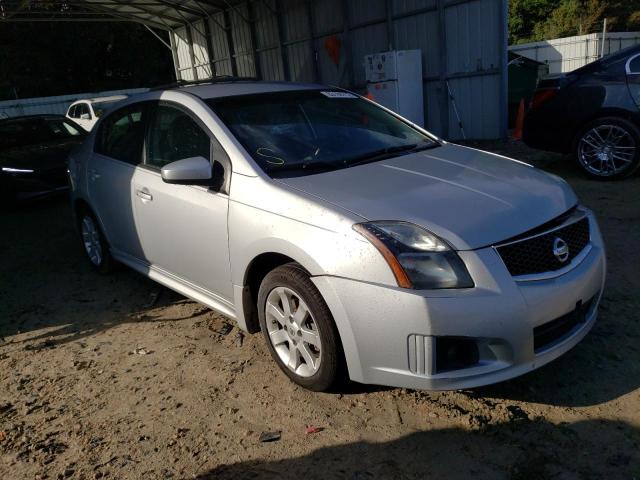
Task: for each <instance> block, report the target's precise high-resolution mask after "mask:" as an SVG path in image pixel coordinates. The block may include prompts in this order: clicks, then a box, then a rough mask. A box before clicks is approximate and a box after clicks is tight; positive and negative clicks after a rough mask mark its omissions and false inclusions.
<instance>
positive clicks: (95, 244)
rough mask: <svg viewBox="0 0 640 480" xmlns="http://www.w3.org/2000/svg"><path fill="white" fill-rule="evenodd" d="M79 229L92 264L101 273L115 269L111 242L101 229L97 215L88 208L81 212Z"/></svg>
mask: <svg viewBox="0 0 640 480" xmlns="http://www.w3.org/2000/svg"><path fill="white" fill-rule="evenodd" d="M78 230H79V231H80V240H81V241H82V246H83V247H84V252H85V254H86V256H87V259H88V260H89V263H90V264H91V266H92V267H93V268H94V269H95V270H96V271H98V272H100V273H109V272H110V271H111V270H112V269H113V258H112V257H111V253H110V252H109V244H108V243H107V239H106V238H105V236H104V235H103V233H102V231H101V230H100V226H99V225H98V221H97V220H96V217H95V216H94V215H93V214H92V213H91V212H89V211H88V210H83V211H81V212H80V215H79V218H78Z"/></svg>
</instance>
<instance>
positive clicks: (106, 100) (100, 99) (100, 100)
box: [70, 95, 129, 106]
mask: <svg viewBox="0 0 640 480" xmlns="http://www.w3.org/2000/svg"><path fill="white" fill-rule="evenodd" d="M127 98H129V97H128V96H127V95H111V96H109V97H95V98H79V99H78V100H76V101H75V102H73V103H72V104H71V105H70V106H73V105H77V104H79V103H91V104H94V103H111V102H118V101H120V100H125V99H127Z"/></svg>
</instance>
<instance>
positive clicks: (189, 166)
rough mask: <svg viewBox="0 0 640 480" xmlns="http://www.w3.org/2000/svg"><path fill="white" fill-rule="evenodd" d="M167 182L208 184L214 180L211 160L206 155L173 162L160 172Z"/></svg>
mask: <svg viewBox="0 0 640 480" xmlns="http://www.w3.org/2000/svg"><path fill="white" fill-rule="evenodd" d="M160 175H161V176H162V180H164V181H165V182H166V183H175V184H178V185H208V186H211V185H212V184H213V183H214V182H213V169H212V168H211V162H210V161H209V160H207V159H206V158H204V157H191V158H185V159H184V160H178V161H176V162H171V163H169V164H167V165H165V166H164V167H162V170H161V172H160Z"/></svg>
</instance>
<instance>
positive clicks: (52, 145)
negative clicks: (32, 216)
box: [0, 115, 87, 201]
mask: <svg viewBox="0 0 640 480" xmlns="http://www.w3.org/2000/svg"><path fill="white" fill-rule="evenodd" d="M86 135H87V132H86V131H85V130H83V129H82V127H80V126H79V125H78V124H76V123H74V122H72V121H71V120H69V119H68V118H65V117H63V116H62V115H34V116H29V117H16V118H8V119H5V120H0V197H2V199H3V200H5V201H6V200H20V199H26V198H30V197H36V196H40V195H43V194H47V193H53V192H56V191H62V190H64V189H66V188H68V184H69V182H68V179H67V156H68V155H69V152H70V151H71V150H72V149H73V148H74V147H76V146H77V145H80V144H81V143H82V141H83V140H84V138H85V137H86Z"/></svg>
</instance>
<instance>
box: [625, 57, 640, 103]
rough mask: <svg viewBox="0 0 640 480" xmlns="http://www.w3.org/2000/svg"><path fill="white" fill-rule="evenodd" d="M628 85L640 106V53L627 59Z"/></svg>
mask: <svg viewBox="0 0 640 480" xmlns="http://www.w3.org/2000/svg"><path fill="white" fill-rule="evenodd" d="M626 71H627V85H629V91H630V92H631V96H632V97H633V100H634V102H636V105H637V106H638V108H640V53H639V54H637V55H635V56H633V57H631V58H630V59H629V60H628V61H627V65H626Z"/></svg>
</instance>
